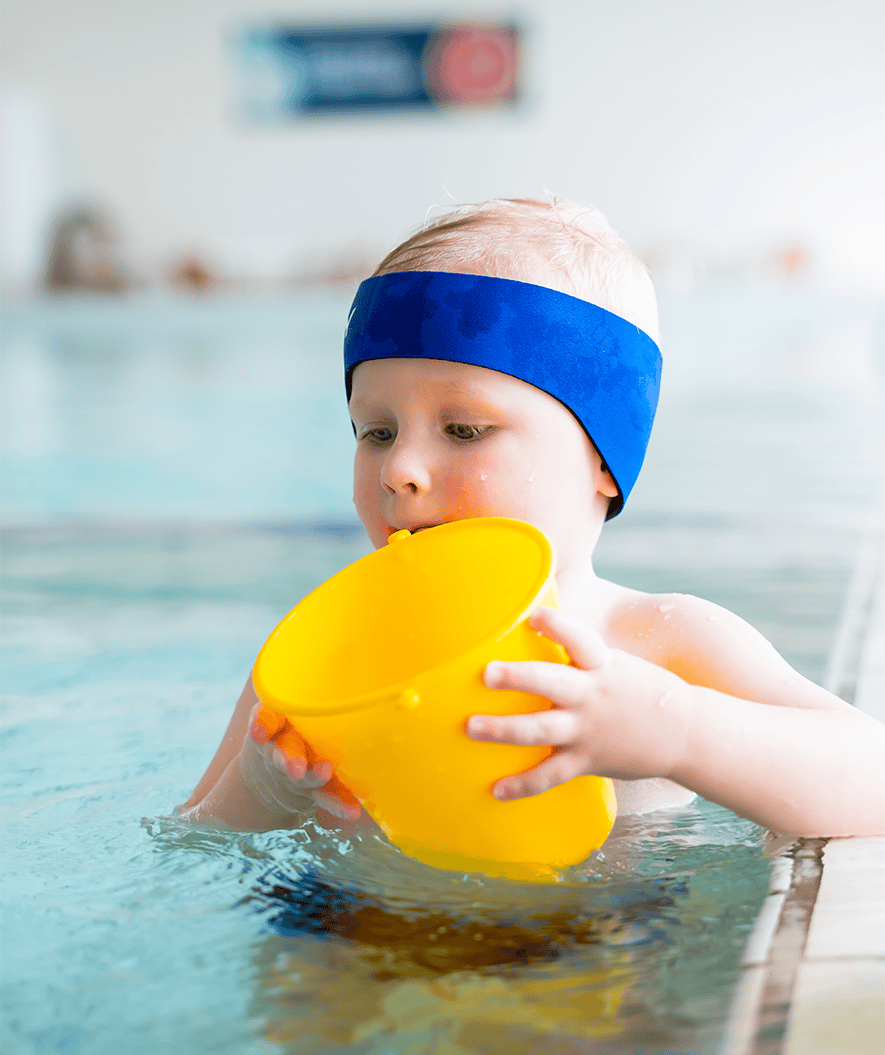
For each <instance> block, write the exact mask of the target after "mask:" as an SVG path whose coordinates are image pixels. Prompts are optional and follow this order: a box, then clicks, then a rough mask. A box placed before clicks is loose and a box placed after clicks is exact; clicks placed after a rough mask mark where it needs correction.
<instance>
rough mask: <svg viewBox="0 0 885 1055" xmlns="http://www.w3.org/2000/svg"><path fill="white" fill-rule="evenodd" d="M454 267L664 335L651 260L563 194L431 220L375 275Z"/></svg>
mask: <svg viewBox="0 0 885 1055" xmlns="http://www.w3.org/2000/svg"><path fill="white" fill-rule="evenodd" d="M400 271H452V272H460V273H462V274H478V275H490V276H492V277H493V278H510V279H516V280H517V281H520V282H532V283H534V284H535V285H540V286H547V287H549V288H550V289H558V290H559V291H560V292H561V293H568V294H570V295H571V296H573V297H580V298H581V299H582V300H587V301H590V302H591V303H593V304H597V305H598V306H599V307H601V308H605V309H606V310H607V311H611V312H614V314H615V315H620V316H621V317H622V318H624V319H627V320H628V321H629V322H632V323H633V324H634V325H635V326H638V327H639V328H640V329H641V330H644V331H645V332H646V333H647V334H648V335H649V336H650V337H651V338H652V339H653V340H655V341H657V340H658V309H657V302H656V299H655V293H654V287H653V286H652V283H651V279H650V278H649V275H648V271H647V270H646V268H645V266H644V264H643V263H642V262H641V261H640V260H639V259H638V257H636V256H635V255H634V253H633V252H632V251H631V250H630V248H629V247H628V246H627V244H626V243H625V242H624V241H622V240H621V239H620V238H619V237H618V235H617V234H616V233H615V232H614V231H613V230H612V228H611V227H610V226H609V224H608V222H607V221H606V219H605V217H604V216H603V215H602V213H600V212H599V211H597V210H596V209H588V208H586V207H584V206H581V205H577V204H575V203H574V202H570V201H566V200H564V199H562V198H554V199H553V200H552V201H540V200H537V199H533V198H515V199H496V200H493V201H487V202H481V203H479V204H476V205H464V206H460V207H458V208H455V209H453V210H452V211H451V212H449V213H446V214H445V215H444V216H440V217H436V218H435V219H432V220H430V221H428V222H427V223H426V224H425V225H424V226H423V227H422V228H421V229H420V230H419V231H416V232H415V234H413V235H412V236H411V237H410V238H407V239H406V240H405V241H404V242H403V243H401V244H400V245H398V246H397V247H396V249H394V250H392V251H391V252H390V253H388V254H387V256H386V257H385V258H384V259H383V260H382V261H381V263H380V264H379V265H378V267H377V268H376V269H375V271H374V273H373V277H374V276H376V275H387V274H392V273H395V272H400Z"/></svg>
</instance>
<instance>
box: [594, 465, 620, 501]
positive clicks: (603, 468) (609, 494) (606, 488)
mask: <svg viewBox="0 0 885 1055" xmlns="http://www.w3.org/2000/svg"><path fill="white" fill-rule="evenodd" d="M596 490H597V491H598V492H599V494H601V495H605V497H606V498H617V496H618V485H617V484H616V483H615V478H614V477H613V476H612V474H611V473H610V472H609V468H608V466H607V465H606V464H605V462H604V461H603V460H602V458H600V459H599V472H598V473H597V476H596Z"/></svg>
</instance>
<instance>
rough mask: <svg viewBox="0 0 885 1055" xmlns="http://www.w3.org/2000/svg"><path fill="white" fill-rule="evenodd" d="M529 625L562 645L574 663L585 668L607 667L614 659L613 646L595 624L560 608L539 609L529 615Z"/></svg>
mask: <svg viewBox="0 0 885 1055" xmlns="http://www.w3.org/2000/svg"><path fill="white" fill-rule="evenodd" d="M529 626H531V627H532V628H533V629H534V630H540V631H541V633H542V634H545V635H546V636H547V637H549V638H550V640H551V641H555V642H556V643H557V644H558V645H562V647H563V648H564V649H565V650H566V652H568V654H569V657H570V659H571V661H572V663H573V664H574V665H575V666H576V667H580V668H581V669H582V670H594V669H596V668H597V667H603V666H605V664H606V663H608V661H609V659H610V658H611V649H610V648H609V647H608V645H606V643H605V642H604V641H603V640H602V637H601V636H600V634H598V633H597V632H596V631H595V630H594V629H593V627H592V626H588V625H587V624H586V623H583V622H581V620H580V619H575V617H574V616H573V615H568V614H567V613H566V612H563V611H562V609H560V608H536V609H535V611H534V612H532V614H531V615H530V616H529Z"/></svg>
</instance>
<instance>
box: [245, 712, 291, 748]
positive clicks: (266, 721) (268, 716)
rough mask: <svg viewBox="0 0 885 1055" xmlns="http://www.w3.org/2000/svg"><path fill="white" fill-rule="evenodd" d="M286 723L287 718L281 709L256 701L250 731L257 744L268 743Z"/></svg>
mask: <svg viewBox="0 0 885 1055" xmlns="http://www.w3.org/2000/svg"><path fill="white" fill-rule="evenodd" d="M285 724H286V719H285V718H284V717H283V715H281V714H280V713H279V711H272V710H271V709H270V707H267V706H266V705H265V704H263V703H256V704H255V706H254V707H253V708H252V722H251V725H250V729H249V732H250V734H251V736H252V739H253V740H254V741H255V743H256V744H266V743H267V742H268V740H272V739H273V738H274V737H275V736H276V734H277V733H278V732H279V731H280V730H281V729H282V728H283V726H284V725H285Z"/></svg>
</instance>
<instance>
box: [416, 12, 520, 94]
mask: <svg viewBox="0 0 885 1055" xmlns="http://www.w3.org/2000/svg"><path fill="white" fill-rule="evenodd" d="M425 76H426V78H427V83H428V87H429V88H430V91H431V93H432V94H433V95H434V96H435V97H436V98H437V99H442V100H444V101H446V102H453V103H483V102H494V101H497V100H502V99H515V98H516V32H515V31H514V30H513V29H444V30H442V31H441V32H440V33H438V34H436V35H435V36H434V38H433V40H432V42H431V45H430V48H429V52H428V55H427V58H426V60H425Z"/></svg>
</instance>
